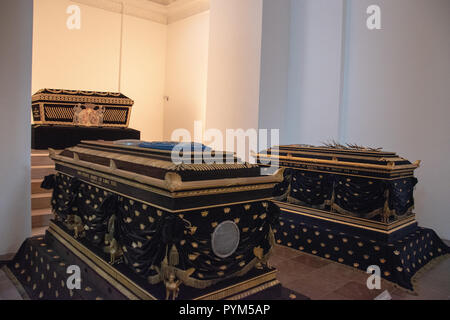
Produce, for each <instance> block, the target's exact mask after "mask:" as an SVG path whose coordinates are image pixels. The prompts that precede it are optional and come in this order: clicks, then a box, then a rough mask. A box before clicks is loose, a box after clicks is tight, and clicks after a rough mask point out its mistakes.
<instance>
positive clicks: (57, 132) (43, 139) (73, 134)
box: [31, 125, 141, 150]
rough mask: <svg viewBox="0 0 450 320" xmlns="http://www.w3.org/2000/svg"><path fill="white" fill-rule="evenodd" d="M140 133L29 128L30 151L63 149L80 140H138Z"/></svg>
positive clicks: (65, 127)
mask: <svg viewBox="0 0 450 320" xmlns="http://www.w3.org/2000/svg"><path fill="white" fill-rule="evenodd" d="M140 138H141V133H140V131H137V130H134V129H128V128H106V127H105V128H98V127H76V126H56V125H55V126H48V125H46V126H44V125H33V126H32V127H31V149H36V150H44V149H48V148H53V149H65V148H69V147H73V146H75V145H77V144H79V143H80V142H81V141H82V140H105V141H116V140H139V139H140Z"/></svg>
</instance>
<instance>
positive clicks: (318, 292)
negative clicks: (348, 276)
mask: <svg viewBox="0 0 450 320" xmlns="http://www.w3.org/2000/svg"><path fill="white" fill-rule="evenodd" d="M345 282H346V280H338V281H337V282H329V281H326V280H325V279H320V278H316V277H308V276H306V277H303V278H301V279H299V280H296V281H294V282H291V283H289V284H288V288H289V289H291V290H294V291H297V292H299V293H302V294H304V295H306V296H308V297H309V298H311V299H313V300H320V299H322V298H323V297H325V296H327V295H329V294H331V293H332V292H333V291H335V290H336V289H338V288H339V287H341V286H343V285H344V284H345Z"/></svg>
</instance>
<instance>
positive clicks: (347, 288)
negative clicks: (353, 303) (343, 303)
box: [334, 281, 384, 300]
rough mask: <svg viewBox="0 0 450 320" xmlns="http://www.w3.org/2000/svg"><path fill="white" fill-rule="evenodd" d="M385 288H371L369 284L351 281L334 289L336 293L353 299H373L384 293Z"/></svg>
mask: <svg viewBox="0 0 450 320" xmlns="http://www.w3.org/2000/svg"><path fill="white" fill-rule="evenodd" d="M383 291H384V290H369V289H368V288H367V286H365V285H363V284H361V283H358V282H355V281H350V282H348V283H346V284H345V285H343V286H342V287H340V288H338V289H337V290H335V291H334V293H336V294H339V295H342V296H344V297H347V298H350V299H353V300H373V299H374V298H375V297H377V296H378V295H380V294H381V293H383Z"/></svg>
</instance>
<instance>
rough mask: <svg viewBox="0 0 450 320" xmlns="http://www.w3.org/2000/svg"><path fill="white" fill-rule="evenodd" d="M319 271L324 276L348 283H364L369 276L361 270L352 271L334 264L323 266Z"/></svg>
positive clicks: (349, 268)
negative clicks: (327, 275)
mask: <svg viewBox="0 0 450 320" xmlns="http://www.w3.org/2000/svg"><path fill="white" fill-rule="evenodd" d="M321 270H322V271H323V272H324V273H325V274H329V275H332V276H333V277H335V278H341V279H347V280H349V281H355V282H361V283H366V281H367V278H368V277H369V275H367V274H366V273H364V272H362V271H361V270H357V269H353V268H351V267H348V266H345V265H341V264H339V263H336V262H332V263H330V264H328V265H326V266H323V267H322V268H321Z"/></svg>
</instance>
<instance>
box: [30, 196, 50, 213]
mask: <svg viewBox="0 0 450 320" xmlns="http://www.w3.org/2000/svg"><path fill="white" fill-rule="evenodd" d="M51 199H52V193H51V192H50V193H37V194H32V195H31V210H39V209H47V208H51Z"/></svg>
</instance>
